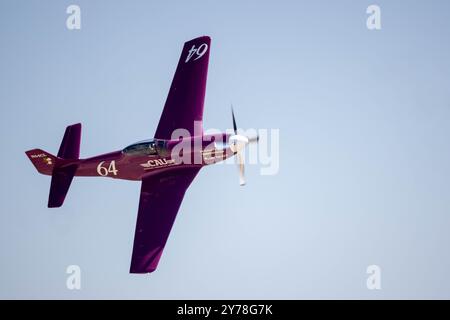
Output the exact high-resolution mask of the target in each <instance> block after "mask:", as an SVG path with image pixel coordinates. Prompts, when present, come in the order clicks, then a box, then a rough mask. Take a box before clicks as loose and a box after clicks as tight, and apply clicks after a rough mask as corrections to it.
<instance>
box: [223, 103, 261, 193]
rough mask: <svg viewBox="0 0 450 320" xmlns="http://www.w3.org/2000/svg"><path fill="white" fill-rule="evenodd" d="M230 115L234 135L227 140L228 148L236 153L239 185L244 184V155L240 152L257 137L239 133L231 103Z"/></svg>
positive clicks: (257, 138)
mask: <svg viewBox="0 0 450 320" xmlns="http://www.w3.org/2000/svg"><path fill="white" fill-rule="evenodd" d="M231 116H232V118H233V131H234V135H232V136H231V137H230V138H229V139H228V141H229V144H230V149H231V151H233V152H234V153H236V158H235V159H236V164H237V165H238V169H239V184H240V185H241V186H244V185H245V168H244V156H243V154H242V152H243V151H244V149H245V147H246V146H247V145H248V144H249V143H255V142H258V140H259V137H258V136H256V137H247V136H245V135H241V134H239V133H238V130H237V125H236V118H235V116H234V110H233V105H231Z"/></svg>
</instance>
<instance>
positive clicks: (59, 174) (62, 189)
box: [48, 164, 78, 208]
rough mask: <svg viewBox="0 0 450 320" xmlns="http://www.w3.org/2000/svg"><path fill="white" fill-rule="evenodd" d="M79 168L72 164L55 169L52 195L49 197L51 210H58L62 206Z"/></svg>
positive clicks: (51, 185) (51, 188) (51, 186)
mask: <svg viewBox="0 0 450 320" xmlns="http://www.w3.org/2000/svg"><path fill="white" fill-rule="evenodd" d="M77 168H78V165H77V164H71V165H68V166H65V167H61V168H55V169H53V174H52V182H51V184H50V194H49V196H48V207H49V208H58V207H61V206H62V204H63V203H64V199H65V198H66V195H67V191H69V187H70V184H71V183H72V180H73V176H74V175H75V172H76V171H77Z"/></svg>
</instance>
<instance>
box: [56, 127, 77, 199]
mask: <svg viewBox="0 0 450 320" xmlns="http://www.w3.org/2000/svg"><path fill="white" fill-rule="evenodd" d="M80 141H81V123H77V124H74V125H71V126H68V127H67V128H66V132H65V133H64V138H63V140H62V142H61V146H60V147H59V151H58V159H63V160H78V159H79V157H80ZM58 162H59V163H58ZM64 163H65V161H61V160H60V161H57V164H56V166H55V167H54V168H53V172H52V182H51V184H50V193H49V196H48V207H49V208H57V207H61V206H62V204H63V203H64V199H65V198H66V195H67V192H68V191H69V187H70V184H71V183H72V180H73V177H74V175H75V173H76V171H77V168H78V163H71V164H64Z"/></svg>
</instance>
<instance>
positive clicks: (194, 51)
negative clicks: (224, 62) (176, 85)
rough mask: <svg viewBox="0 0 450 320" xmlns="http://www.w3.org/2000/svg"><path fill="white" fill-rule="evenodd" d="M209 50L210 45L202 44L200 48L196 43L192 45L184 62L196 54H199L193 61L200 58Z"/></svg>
mask: <svg viewBox="0 0 450 320" xmlns="http://www.w3.org/2000/svg"><path fill="white" fill-rule="evenodd" d="M206 51H208V45H207V44H206V43H203V44H201V45H200V46H199V47H198V48H196V47H195V44H194V45H193V46H192V48H191V50H189V53H188V55H187V57H186V61H185V62H184V63H187V62H189V60H191V58H192V57H193V56H194V54H195V55H196V56H197V57H196V58H195V59H194V60H193V61H195V60H198V59H200V58H201V57H203V55H204V54H205V53H206Z"/></svg>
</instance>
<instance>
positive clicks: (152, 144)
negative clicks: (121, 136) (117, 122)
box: [122, 139, 168, 156]
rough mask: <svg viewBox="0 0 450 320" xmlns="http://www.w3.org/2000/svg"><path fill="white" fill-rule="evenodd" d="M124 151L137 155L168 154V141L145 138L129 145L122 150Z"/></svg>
mask: <svg viewBox="0 0 450 320" xmlns="http://www.w3.org/2000/svg"><path fill="white" fill-rule="evenodd" d="M122 152H123V153H125V154H128V155H136V156H140V155H142V156H144V155H148V156H152V155H160V156H167V154H168V150H167V142H166V141H164V140H157V139H150V140H143V141H139V142H136V143H133V144H132V145H129V146H128V147H126V148H125V149H123V150H122Z"/></svg>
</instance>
